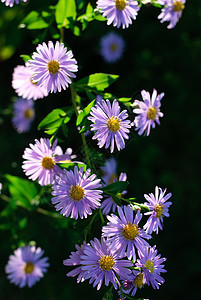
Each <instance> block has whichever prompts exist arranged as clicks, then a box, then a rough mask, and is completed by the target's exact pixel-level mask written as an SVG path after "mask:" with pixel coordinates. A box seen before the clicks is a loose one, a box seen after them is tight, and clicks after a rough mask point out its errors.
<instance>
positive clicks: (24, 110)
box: [12, 98, 35, 133]
mask: <svg viewBox="0 0 201 300" xmlns="http://www.w3.org/2000/svg"><path fill="white" fill-rule="evenodd" d="M13 114H14V116H13V118H12V123H13V126H14V127H15V129H16V130H17V132H19V133H22V132H27V131H29V129H30V127H31V124H32V122H33V120H34V117H35V110H34V102H33V101H32V100H26V99H22V98H18V100H17V101H16V102H15V103H14V105H13Z"/></svg>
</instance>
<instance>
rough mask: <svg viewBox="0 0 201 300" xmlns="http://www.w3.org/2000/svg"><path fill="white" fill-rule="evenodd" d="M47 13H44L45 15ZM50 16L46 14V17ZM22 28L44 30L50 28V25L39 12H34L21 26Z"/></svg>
mask: <svg viewBox="0 0 201 300" xmlns="http://www.w3.org/2000/svg"><path fill="white" fill-rule="evenodd" d="M44 13H45V12H43V15H44ZM47 14H48V16H49V13H48V12H46V14H45V16H46V17H47ZM19 27H20V28H24V27H26V28H27V29H44V28H47V27H49V24H48V23H47V22H46V21H45V20H44V19H43V18H42V17H41V16H40V14H39V12H37V11H32V12H30V13H29V14H28V15H27V16H26V17H25V18H24V19H23V20H22V23H21V24H20V25H19Z"/></svg>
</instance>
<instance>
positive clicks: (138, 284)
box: [122, 270, 146, 297]
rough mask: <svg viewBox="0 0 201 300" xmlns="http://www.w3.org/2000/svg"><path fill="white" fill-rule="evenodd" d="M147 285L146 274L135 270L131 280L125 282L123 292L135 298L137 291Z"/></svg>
mask: <svg viewBox="0 0 201 300" xmlns="http://www.w3.org/2000/svg"><path fill="white" fill-rule="evenodd" d="M145 283H146V278H145V275H144V272H142V271H139V270H133V271H132V276H130V279H129V280H125V281H124V282H123V288H122V289H123V292H124V293H125V294H129V295H131V296H132V297H134V296H135V294H136V292H137V289H138V288H140V289H141V288H142V287H143V286H144V285H145Z"/></svg>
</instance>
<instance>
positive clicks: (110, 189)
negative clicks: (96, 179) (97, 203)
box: [102, 181, 128, 195]
mask: <svg viewBox="0 0 201 300" xmlns="http://www.w3.org/2000/svg"><path fill="white" fill-rule="evenodd" d="M127 186H128V181H117V182H113V183H111V184H109V185H107V186H104V187H102V191H103V193H104V194H107V195H117V194H119V193H122V192H123V191H125V189H126V188H127Z"/></svg>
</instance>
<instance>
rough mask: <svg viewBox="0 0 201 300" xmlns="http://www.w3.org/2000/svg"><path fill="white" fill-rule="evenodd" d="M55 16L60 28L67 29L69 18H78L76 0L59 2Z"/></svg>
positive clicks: (60, 0)
mask: <svg viewBox="0 0 201 300" xmlns="http://www.w3.org/2000/svg"><path fill="white" fill-rule="evenodd" d="M55 16H56V22H57V27H58V28H61V27H66V26H67V25H68V23H69V21H68V18H72V19H73V20H75V19H76V16H77V12H76V3H75V0H59V2H58V4H57V6H56V14H55Z"/></svg>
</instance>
